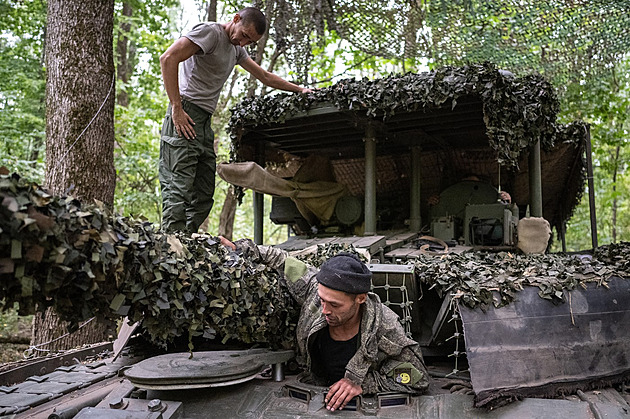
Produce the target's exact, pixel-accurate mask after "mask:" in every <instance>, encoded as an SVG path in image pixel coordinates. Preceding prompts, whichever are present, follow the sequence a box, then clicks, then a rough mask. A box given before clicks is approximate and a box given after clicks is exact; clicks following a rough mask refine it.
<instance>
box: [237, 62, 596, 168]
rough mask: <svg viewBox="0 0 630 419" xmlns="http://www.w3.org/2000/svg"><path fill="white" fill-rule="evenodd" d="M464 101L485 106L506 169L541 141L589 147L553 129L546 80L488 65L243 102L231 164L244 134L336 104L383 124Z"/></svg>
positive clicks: (574, 133) (569, 130)
mask: <svg viewBox="0 0 630 419" xmlns="http://www.w3.org/2000/svg"><path fill="white" fill-rule="evenodd" d="M466 96H476V97H478V98H479V99H480V100H481V101H482V102H483V113H484V122H485V124H486V132H487V134H488V138H489V141H490V146H491V147H492V148H493V149H495V150H496V151H497V159H498V162H499V163H500V164H502V165H505V166H510V167H514V166H517V164H518V157H519V155H520V154H521V153H522V152H524V151H525V150H527V148H528V147H530V146H531V145H532V144H535V143H536V141H538V140H539V139H540V140H541V145H542V147H543V149H547V150H548V149H550V148H551V147H553V145H554V144H555V143H556V141H558V140H560V141H573V142H575V143H577V142H582V141H584V138H585V135H586V130H585V128H584V126H585V124H584V123H582V122H574V123H572V124H571V125H568V126H564V125H559V124H556V116H557V114H558V111H559V104H558V99H557V97H556V94H555V92H554V89H553V87H552V86H551V84H549V83H548V82H547V81H546V80H545V79H544V78H542V77H541V76H525V77H514V76H513V75H512V74H510V73H507V72H504V71H501V70H499V69H498V68H497V67H496V66H495V65H493V64H490V63H484V64H478V65H466V66H463V67H443V68H440V69H438V70H435V71H432V72H425V73H420V74H414V73H407V74H403V75H391V76H389V77H386V78H382V79H377V80H367V79H363V80H354V79H347V80H342V81H340V82H338V83H336V84H334V85H333V86H331V87H328V88H325V89H320V90H317V91H315V92H314V93H312V94H308V95H292V94H279V95H274V96H260V97H256V98H249V99H245V100H243V101H242V102H241V103H239V104H238V105H236V106H235V107H234V108H232V116H231V118H230V121H229V124H228V129H229V131H230V136H231V138H232V160H238V148H239V135H240V133H241V132H242V131H243V129H244V128H253V127H256V126H259V125H267V124H272V123H282V122H284V121H285V120H286V118H288V117H291V116H293V115H295V114H297V113H298V112H304V111H306V110H308V109H310V108H312V107H315V106H317V105H321V104H332V105H333V106H335V107H336V108H337V109H339V110H353V111H359V112H365V114H366V115H367V116H369V117H374V118H378V119H383V120H385V119H387V118H388V117H390V116H391V115H394V114H395V113H401V112H411V111H415V110H431V109H436V108H443V107H448V108H449V109H452V108H455V107H456V106H457V101H458V100H460V99H461V98H463V97H466Z"/></svg>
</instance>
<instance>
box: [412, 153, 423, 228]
mask: <svg viewBox="0 0 630 419" xmlns="http://www.w3.org/2000/svg"><path fill="white" fill-rule="evenodd" d="M420 168H421V148H420V147H418V146H414V147H411V191H410V193H409V197H410V202H409V206H410V211H409V230H411V231H412V232H417V231H420V228H421V227H422V219H421V212H420V196H421V195H420V183H421V181H422V173H421V170H420Z"/></svg>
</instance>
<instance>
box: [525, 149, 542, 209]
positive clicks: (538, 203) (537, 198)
mask: <svg viewBox="0 0 630 419" xmlns="http://www.w3.org/2000/svg"><path fill="white" fill-rule="evenodd" d="M528 162H529V206H530V209H529V211H530V214H531V216H532V217H542V216H543V210H542V186H541V185H542V175H541V169H540V141H538V142H537V143H536V144H535V145H533V146H532V147H531V149H530V151H529V159H528Z"/></svg>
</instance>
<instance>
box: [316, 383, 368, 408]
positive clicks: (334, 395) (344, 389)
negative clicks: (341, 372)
mask: <svg viewBox="0 0 630 419" xmlns="http://www.w3.org/2000/svg"><path fill="white" fill-rule="evenodd" d="M361 393H363V389H362V388H361V386H360V385H358V384H354V383H353V382H352V381H350V380H348V379H347V378H342V379H341V380H339V381H337V382H336V383H335V384H333V385H332V386H330V389H329V390H328V394H327V395H326V399H325V400H324V402H325V403H326V409H328V410H330V411H335V410H339V409H343V408H344V407H346V405H347V404H348V402H349V401H350V400H352V398H353V397H355V396H358V395H359V394H361Z"/></svg>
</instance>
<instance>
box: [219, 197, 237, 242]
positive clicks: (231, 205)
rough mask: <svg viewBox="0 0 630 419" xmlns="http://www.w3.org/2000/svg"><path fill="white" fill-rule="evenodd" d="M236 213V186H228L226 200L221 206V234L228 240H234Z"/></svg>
mask: <svg viewBox="0 0 630 419" xmlns="http://www.w3.org/2000/svg"><path fill="white" fill-rule="evenodd" d="M235 215H236V196H235V195H234V187H233V186H230V187H229V188H228V192H227V194H225V202H224V203H223V208H221V215H219V236H223V237H225V238H226V239H228V240H232V236H233V235H234V217H235Z"/></svg>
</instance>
